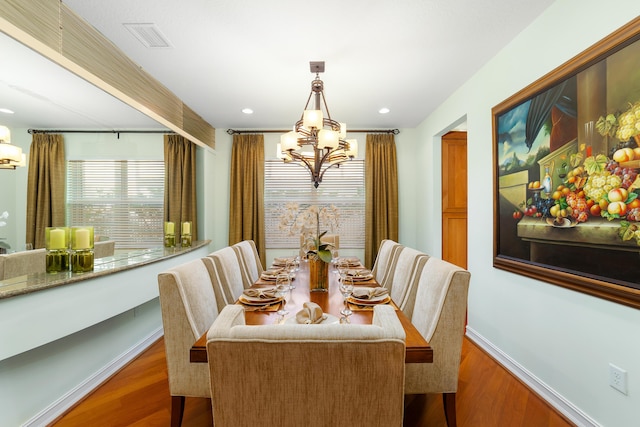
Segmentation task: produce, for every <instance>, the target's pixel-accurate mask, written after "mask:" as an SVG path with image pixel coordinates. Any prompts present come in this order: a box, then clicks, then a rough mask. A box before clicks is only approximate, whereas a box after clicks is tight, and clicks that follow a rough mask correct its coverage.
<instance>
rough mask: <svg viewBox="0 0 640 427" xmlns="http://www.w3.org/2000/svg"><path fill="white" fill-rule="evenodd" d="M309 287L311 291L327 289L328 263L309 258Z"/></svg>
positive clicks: (324, 290)
mask: <svg viewBox="0 0 640 427" xmlns="http://www.w3.org/2000/svg"><path fill="white" fill-rule="evenodd" d="M309 289H310V290H311V292H327V291H328V290H329V264H328V263H326V262H324V261H322V260H321V259H313V258H309Z"/></svg>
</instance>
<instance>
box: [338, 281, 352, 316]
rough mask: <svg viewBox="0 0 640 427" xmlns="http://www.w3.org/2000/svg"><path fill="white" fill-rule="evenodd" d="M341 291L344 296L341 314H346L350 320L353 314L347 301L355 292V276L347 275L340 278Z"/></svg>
mask: <svg viewBox="0 0 640 427" xmlns="http://www.w3.org/2000/svg"><path fill="white" fill-rule="evenodd" d="M340 292H342V297H343V298H344V308H343V309H342V310H340V314H342V315H343V316H345V317H346V318H347V322H348V319H349V316H351V315H352V314H353V312H352V311H351V309H350V308H349V303H348V301H347V299H348V298H349V297H350V296H351V294H352V293H353V278H351V277H348V276H345V277H343V278H341V279H340Z"/></svg>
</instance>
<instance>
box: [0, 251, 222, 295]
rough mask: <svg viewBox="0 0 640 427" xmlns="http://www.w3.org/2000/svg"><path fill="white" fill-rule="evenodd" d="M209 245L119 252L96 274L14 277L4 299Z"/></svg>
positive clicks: (3, 289)
mask: <svg viewBox="0 0 640 427" xmlns="http://www.w3.org/2000/svg"><path fill="white" fill-rule="evenodd" d="M209 242H210V241H209V240H201V241H197V242H193V244H192V245H191V246H190V247H187V248H183V247H175V248H165V247H158V248H152V249H138V250H131V251H120V250H117V251H116V253H115V254H114V255H113V256H108V257H104V258H97V259H96V260H95V261H94V267H93V271H92V272H88V273H72V272H70V271H66V272H62V273H37V274H28V275H25V276H18V277H13V278H11V279H7V280H3V281H0V299H4V298H10V297H14V296H17V295H24V294H28V293H31V292H37V291H40V290H43V289H49V288H53V287H56V286H62V285H66V284H69V283H75V282H79V281H82V280H87V279H92V278H95V277H100V276H105V275H108V274H113V273H117V272H120V271H123V270H128V269H132V268H136V267H140V266H143V265H146V264H151V263H154V262H157V261H161V260H163V259H167V258H171V257H174V256H178V255H182V254H185V253H188V252H191V251H193V250H195V249H198V248H201V247H203V246H206V245H208V244H209Z"/></svg>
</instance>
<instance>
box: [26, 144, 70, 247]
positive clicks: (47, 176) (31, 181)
mask: <svg viewBox="0 0 640 427" xmlns="http://www.w3.org/2000/svg"><path fill="white" fill-rule="evenodd" d="M65 183H66V164H65V158H64V138H63V137H62V135H59V134H42V133H37V134H34V135H33V137H32V138H31V148H30V150H29V171H28V181H27V230H26V243H31V244H33V248H34V249H38V248H44V247H45V241H44V230H45V228H46V227H64V226H65V204H66V201H65V197H66V195H65V186H66V185H65Z"/></svg>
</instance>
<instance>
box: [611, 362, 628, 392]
mask: <svg viewBox="0 0 640 427" xmlns="http://www.w3.org/2000/svg"><path fill="white" fill-rule="evenodd" d="M609 385H610V386H611V387H613V388H615V389H616V390H618V391H619V392H620V393H622V394H625V395H626V394H627V371H625V370H624V369H622V368H618V367H617V366H616V365H614V364H613V363H609Z"/></svg>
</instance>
